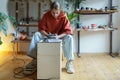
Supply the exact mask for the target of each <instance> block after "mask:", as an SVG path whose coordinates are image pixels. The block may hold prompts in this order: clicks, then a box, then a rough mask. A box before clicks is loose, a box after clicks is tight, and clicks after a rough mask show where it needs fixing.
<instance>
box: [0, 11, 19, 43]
mask: <svg viewBox="0 0 120 80" xmlns="http://www.w3.org/2000/svg"><path fill="white" fill-rule="evenodd" d="M7 19H9V20H10V21H11V22H12V24H13V26H15V27H17V21H16V19H15V18H14V17H13V16H8V15H7V14H5V13H2V12H0V32H3V34H4V35H5V36H7V30H8V26H7ZM2 43H3V42H2V39H1V37H0V45H1V44H2Z"/></svg>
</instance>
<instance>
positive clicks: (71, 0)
mask: <svg viewBox="0 0 120 80" xmlns="http://www.w3.org/2000/svg"><path fill="white" fill-rule="evenodd" d="M66 1H67V4H66V5H67V6H66V7H65V8H66V9H69V5H70V4H72V7H71V8H72V9H71V10H72V11H71V10H66V12H67V17H68V19H69V21H70V23H71V24H72V25H74V26H75V25H76V24H77V23H80V22H79V21H78V19H77V17H78V16H79V15H80V14H76V13H74V11H75V10H76V9H77V8H78V7H79V5H80V4H81V3H83V2H84V1H85V0H66ZM70 11H71V12H70Z"/></svg>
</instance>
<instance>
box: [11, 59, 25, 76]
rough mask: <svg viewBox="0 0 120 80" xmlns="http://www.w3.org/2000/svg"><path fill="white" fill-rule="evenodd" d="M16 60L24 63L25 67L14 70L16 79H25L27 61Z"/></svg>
mask: <svg viewBox="0 0 120 80" xmlns="http://www.w3.org/2000/svg"><path fill="white" fill-rule="evenodd" d="M15 60H21V61H22V62H23V66H21V67H17V68H14V69H13V73H14V78H24V77H26V76H25V75H24V73H23V72H24V66H25V61H24V60H23V59H20V58H16V59H15Z"/></svg>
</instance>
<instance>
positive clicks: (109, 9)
mask: <svg viewBox="0 0 120 80" xmlns="http://www.w3.org/2000/svg"><path fill="white" fill-rule="evenodd" d="M94 1H95V2H97V1H98V2H101V1H100V0H90V2H92V3H94ZM107 1H108V2H107V3H108V4H107V5H105V6H104V8H101V9H97V7H96V9H95V8H91V7H87V6H86V7H81V6H80V5H79V6H78V9H76V11H75V13H77V14H80V15H83V16H86V15H89V16H90V15H103V16H104V15H108V17H109V20H108V23H106V25H102V26H100V25H97V24H91V25H93V26H91V25H89V26H81V24H78V25H77V29H76V31H77V34H78V53H77V55H78V57H80V32H81V31H109V34H110V39H109V44H110V47H109V54H110V55H111V56H112V57H114V55H113V54H112V35H113V31H114V30H117V28H114V27H113V19H112V17H113V15H112V14H113V13H115V12H117V9H116V8H115V6H113V4H112V3H113V1H112V0H107ZM104 2H105V1H104ZM85 4H87V0H86V3H85ZM96 6H98V5H97V4H96ZM78 20H79V21H81V16H79V17H78ZM89 20H90V19H89Z"/></svg>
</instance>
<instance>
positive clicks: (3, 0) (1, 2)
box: [0, 0, 15, 52]
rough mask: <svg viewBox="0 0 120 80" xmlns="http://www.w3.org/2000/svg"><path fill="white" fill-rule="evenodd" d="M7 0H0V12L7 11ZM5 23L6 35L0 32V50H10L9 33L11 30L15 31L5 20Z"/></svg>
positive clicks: (10, 38)
mask: <svg viewBox="0 0 120 80" xmlns="http://www.w3.org/2000/svg"><path fill="white" fill-rule="evenodd" d="M7 2H8V0H0V12H3V13H5V14H7V13H8V10H7V7H8V6H7ZM7 25H8V36H7V37H6V36H4V35H3V33H2V32H0V36H1V37H2V41H3V44H2V45H0V52H1V51H12V49H13V48H12V44H11V40H12V37H11V36H10V33H12V32H15V30H14V28H13V25H12V24H11V23H10V22H9V20H8V22H7Z"/></svg>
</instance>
